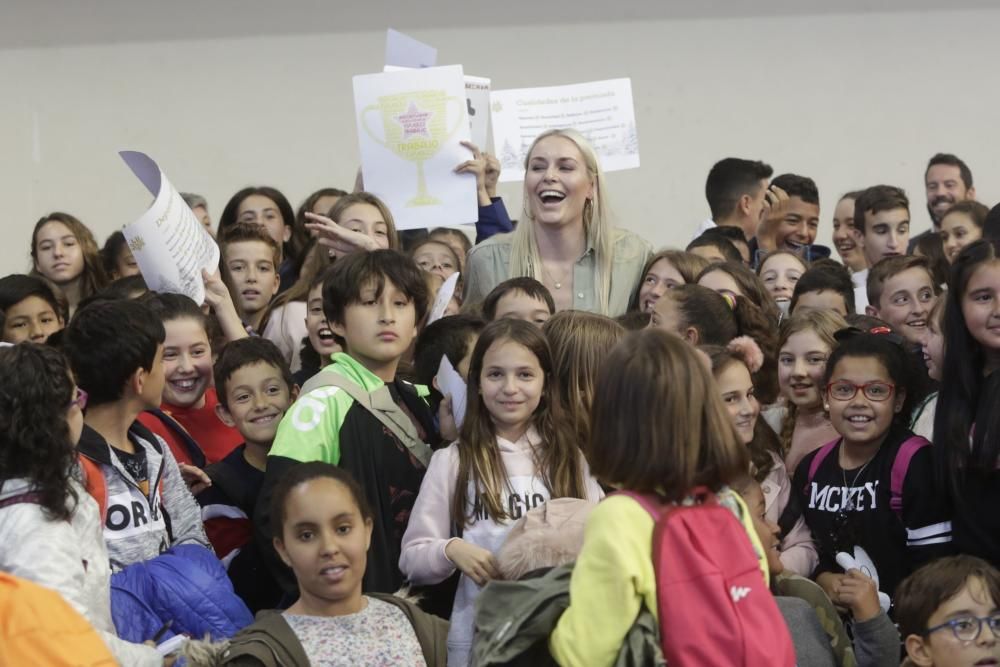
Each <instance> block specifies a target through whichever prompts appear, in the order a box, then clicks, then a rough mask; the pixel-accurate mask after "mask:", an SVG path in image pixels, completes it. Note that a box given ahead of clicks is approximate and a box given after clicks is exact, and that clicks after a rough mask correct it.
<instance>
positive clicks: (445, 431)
mask: <svg viewBox="0 0 1000 667" xmlns="http://www.w3.org/2000/svg"><path fill="white" fill-rule="evenodd" d="M485 326H486V322H485V321H483V319H482V318H480V317H477V316H475V315H464V314H463V315H452V316H451V317H443V318H441V319H440V320H438V321H436V322H432V323H431V324H428V325H427V326H426V327H425V328H424V330H423V331H422V332H420V336H418V337H417V344H416V346H415V347H414V350H413V365H414V368H415V370H416V374H417V382H419V383H420V384H422V385H424V386H427V387H430V388H431V407H432V408H433V409H434V412H435V414H437V418H438V430H439V431H440V432H441V438H442V440H444V441H446V442H451V441H454V440H457V439H458V427H457V425H456V423H455V417H454V415H453V413H452V401H451V398H450V397H446V396H443V395H442V388H441V387H440V386H439V384H438V377H437V376H438V369H439V368H440V367H441V361H442V359H444V358H445V357H447V358H448V361H449V362H450V363H451V366H452V368H454V369H455V371H456V372H457V373H458V374H459V375H460V376H461V377H462V380H463V381H465V383H466V384H468V382H469V364H470V363H471V362H472V350H473V348H475V347H476V341H477V340H478V339H479V332H480V331H482V330H483V327H485ZM446 399H447V400H446Z"/></svg>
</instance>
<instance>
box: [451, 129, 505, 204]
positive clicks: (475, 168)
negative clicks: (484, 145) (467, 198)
mask: <svg viewBox="0 0 1000 667" xmlns="http://www.w3.org/2000/svg"><path fill="white" fill-rule="evenodd" d="M462 145H463V146H465V147H466V148H468V149H469V150H470V151H472V159H471V160H466V161H465V162H463V163H462V164H460V165H458V166H457V167H455V173H456V174H475V176H476V192H477V194H478V196H479V205H480V206H489V205H490V194H489V190H488V189H487V182H486V179H487V174H488V171H489V169H490V159H489V158H490V156H489V155H485V154H483V153H481V152H480V150H479V147H478V146H476V145H475V144H474V143H472V142H471V141H463V142H462ZM494 163H495V165H496V167H495V168H496V176H497V177H499V176H500V162H499V161H498V160H496V159H494ZM493 192H496V179H494V180H493Z"/></svg>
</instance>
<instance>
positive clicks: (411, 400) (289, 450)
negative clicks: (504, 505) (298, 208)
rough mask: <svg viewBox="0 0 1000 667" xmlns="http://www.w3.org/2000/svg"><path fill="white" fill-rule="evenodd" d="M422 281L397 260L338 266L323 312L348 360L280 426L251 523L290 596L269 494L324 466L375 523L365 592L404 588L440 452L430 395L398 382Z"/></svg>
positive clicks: (373, 255)
mask: <svg viewBox="0 0 1000 667" xmlns="http://www.w3.org/2000/svg"><path fill="white" fill-rule="evenodd" d="M427 305H428V294H427V287H426V284H425V282H424V278H423V275H422V273H421V271H420V269H419V268H417V265H416V264H414V262H413V260H412V259H410V258H409V257H407V256H406V255H404V254H402V253H400V252H398V251H396V250H374V251H372V252H358V253H354V254H351V255H348V256H346V257H341V258H340V259H338V260H337V261H336V263H334V265H333V272H332V273H331V274H330V276H329V277H328V278H327V280H326V281H325V282H324V284H323V308H324V311H325V312H326V317H327V321H328V323H329V325H330V328H331V329H332V330H333V331H334V333H336V334H337V335H338V336H340V337H341V338H343V340H344V343H345V351H344V352H338V353H336V354H334V355H333V363H332V364H330V365H329V366H327V367H325V368H324V369H323V370H322V371H320V373H318V374H317V375H316V376H314V377H313V378H312V379H310V381H309V382H307V383H306V384H305V386H304V387H303V388H302V395H301V396H299V398H298V400H297V401H296V402H295V403H294V405H292V407H291V408H290V409H289V410H288V413H287V414H286V415H285V417H284V419H282V421H281V424H280V425H279V426H278V432H277V435H276V436H275V440H274V445H273V446H272V447H271V451H270V453H269V454H268V460H267V470H266V472H265V474H264V485H263V489H262V491H261V493H260V496H259V498H258V501H257V507H256V510H255V513H254V524H255V536H256V539H257V544H258V546H260V547H261V549H262V552H264V553H266V554H267V555H268V556H267V557H268V562H269V565H270V567H271V571H272V573H274V574H275V576H276V577H278V578H279V581H280V582H281V583H282V586H283V587H284V588H285V590H286V591H288V592H293V591H294V590H295V585H294V579H292V578H291V577H290V573H289V572H288V570H287V568H283V567H281V563H280V562H279V561H278V560H277V556H276V555H275V554H274V551H273V547H272V546H271V532H270V516H269V507H270V506H269V503H270V496H271V491H272V490H273V488H274V485H275V484H276V483H277V481H278V479H280V477H281V475H282V474H283V473H284V472H285V471H286V470H288V469H289V468H290V467H292V466H295V465H297V464H299V463H303V462H306V461H326V462H328V463H332V464H334V465H338V466H340V467H342V468H344V469H346V470H348V471H349V472H350V473H351V474H352V475H353V476H354V478H355V479H357V480H358V482H359V483H360V484H361V486H362V488H363V489H364V490H365V495H366V497H367V500H368V502H369V503H371V506H372V507H374V508H376V519H375V524H374V527H373V531H372V537H371V549H370V551H369V556H368V566H367V569H366V570H365V575H364V588H365V590H366V591H372V592H388V593H391V592H394V591H395V590H397V589H398V587H399V586H400V584H401V583H402V582H403V577H402V575H401V573H400V571H399V555H400V542H401V540H402V537H403V533H404V532H405V530H406V525H407V523H408V521H409V513H410V510H411V509H412V508H413V503H414V501H415V500H416V496H417V492H418V491H419V490H420V483H421V481H422V480H423V477H424V473H425V472H426V470H427V464H428V462H429V461H430V455H431V444H437V442H438V437H437V433H436V430H435V427H434V420H433V415H432V414H431V411H430V408H429V407H428V405H427V401H426V397H427V395H428V390H427V388H426V387H423V386H420V385H413V384H410V383H408V382H404V381H402V380H400V379H397V378H396V369H397V367H398V366H399V362H400V359H401V358H402V357H403V356H404V355H405V354H406V352H407V350H408V349H409V347H410V344H411V343H412V342H413V339H414V338H415V337H416V335H417V324H418V322H419V321H420V319H421V318H422V317H423V316H424V314H425V312H426V311H427Z"/></svg>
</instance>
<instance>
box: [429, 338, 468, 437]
mask: <svg viewBox="0 0 1000 667" xmlns="http://www.w3.org/2000/svg"><path fill="white" fill-rule="evenodd" d="M436 377H437V386H438V391H440V392H441V395H442V396H451V414H452V416H453V417H454V418H455V426H457V427H458V428H462V422H463V421H465V408H466V405H467V404H468V401H469V398H468V393H469V389H468V387H466V386H465V380H463V379H462V376H461V375H459V373H458V371H456V370H455V367H454V366H452V365H451V362H450V361H448V355H447V354H445V355H443V356H442V357H441V364H440V365H439V366H438V372H437V376H436Z"/></svg>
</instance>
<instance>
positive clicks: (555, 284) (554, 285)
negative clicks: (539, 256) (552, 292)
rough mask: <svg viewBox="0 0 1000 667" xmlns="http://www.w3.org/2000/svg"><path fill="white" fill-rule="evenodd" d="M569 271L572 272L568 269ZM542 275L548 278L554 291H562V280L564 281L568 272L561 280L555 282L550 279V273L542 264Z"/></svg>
mask: <svg viewBox="0 0 1000 667" xmlns="http://www.w3.org/2000/svg"><path fill="white" fill-rule="evenodd" d="M570 271H572V269H570ZM542 273H544V274H545V275H546V276H547V277H548V279H549V281H550V282H551V283H552V286H553V287H555V288H556V289H562V286H563V280H566V273H569V271H567V272H566V273H564V274H563V277H562V280H556V279H555V278H553V277H552V273H551V272H550V271H549V270H548V269H547V268H546V267H545V263H544V262H543V263H542Z"/></svg>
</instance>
